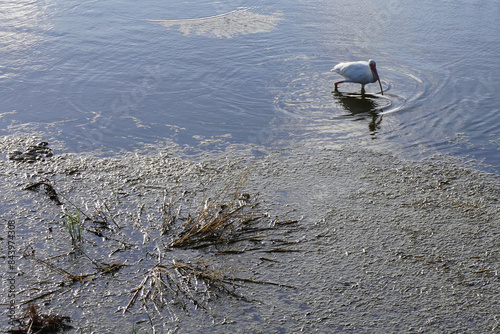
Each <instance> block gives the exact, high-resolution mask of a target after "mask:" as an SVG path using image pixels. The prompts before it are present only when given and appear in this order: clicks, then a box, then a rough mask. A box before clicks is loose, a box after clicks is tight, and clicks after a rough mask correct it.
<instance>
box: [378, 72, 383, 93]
mask: <svg viewBox="0 0 500 334" xmlns="http://www.w3.org/2000/svg"><path fill="white" fill-rule="evenodd" d="M377 80H378V85H379V86H380V92H381V93H382V95H384V90H383V89H382V83H380V78H379V77H378V74H377Z"/></svg>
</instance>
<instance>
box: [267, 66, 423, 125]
mask: <svg viewBox="0 0 500 334" xmlns="http://www.w3.org/2000/svg"><path fill="white" fill-rule="evenodd" d="M379 72H380V76H381V78H382V80H381V82H382V87H383V89H384V94H383V95H382V94H380V92H379V91H378V89H377V88H378V86H377V85H375V84H373V85H367V86H366V93H365V94H361V93H360V89H361V88H360V85H359V84H354V83H345V84H342V85H341V86H339V89H338V92H334V91H332V89H333V83H334V82H335V81H337V80H339V79H340V78H339V76H338V74H336V73H331V72H317V73H311V72H302V73H300V74H298V75H297V76H296V77H294V78H291V79H289V82H288V84H287V85H286V87H285V89H284V91H283V93H281V94H279V95H278V96H276V98H275V104H276V106H277V107H278V109H279V110H280V111H281V112H283V113H284V114H285V115H288V116H298V117H314V118H325V119H335V118H338V119H340V118H342V119H345V117H344V116H346V113H347V114H351V115H360V114H363V113H374V112H375V113H379V114H382V115H383V114H389V113H394V112H403V111H405V110H409V109H411V107H412V106H413V105H414V104H416V103H418V101H419V99H421V98H422V97H423V96H424V95H425V92H426V90H428V86H429V84H428V81H429V80H428V79H426V78H425V77H424V75H423V74H422V73H418V72H417V71H416V70H414V69H405V68H389V67H381V70H379ZM339 116H341V117H339Z"/></svg>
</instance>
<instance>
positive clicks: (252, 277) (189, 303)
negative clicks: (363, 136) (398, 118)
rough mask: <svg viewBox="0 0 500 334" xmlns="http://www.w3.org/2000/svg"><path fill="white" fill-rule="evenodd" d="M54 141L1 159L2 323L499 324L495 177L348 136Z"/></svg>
mask: <svg viewBox="0 0 500 334" xmlns="http://www.w3.org/2000/svg"><path fill="white" fill-rule="evenodd" d="M37 142H39V141H35V140H34V139H30V138H26V139H23V138H13V137H7V138H4V139H3V141H2V145H1V150H2V153H3V154H4V156H5V157H6V158H7V154H8V153H9V152H13V151H14V150H18V151H19V152H21V153H20V154H23V149H24V150H25V151H26V147H28V148H29V147H30V145H32V146H37V144H36V143H37ZM38 146H39V145H38ZM50 146H52V145H49V144H48V143H47V144H46V145H43V147H42V148H43V149H44V150H48V149H49V148H50ZM256 151H259V152H261V154H260V157H259V158H256V157H255V155H254V154H253V153H254V152H256ZM46 152H48V151H46ZM50 152H51V154H50V156H44V157H43V159H42V158H39V159H34V160H33V159H30V161H25V160H8V159H4V160H2V161H0V168H1V170H2V173H1V175H2V178H1V182H2V189H3V192H2V195H3V201H2V204H1V205H2V219H3V222H6V221H13V222H15V232H16V239H15V248H16V249H15V250H16V256H15V262H16V268H15V270H14V271H15V292H16V293H15V298H14V299H13V300H14V303H15V305H16V318H17V319H18V320H19V321H18V322H17V323H16V325H15V326H13V327H8V328H9V329H11V330H12V331H14V330H20V331H22V330H27V328H28V327H29V324H30V323H31V324H34V323H35V322H36V321H38V324H39V325H40V326H41V325H43V324H44V321H45V322H47V321H49V320H48V319H52V320H54V321H56V322H57V321H59V323H60V325H61V326H63V325H64V326H67V327H64V328H65V329H66V330H68V332H75V333H79V332H81V331H83V332H88V333H92V332H95V333H105V332H126V333H128V332H130V333H154V332H156V333H174V332H179V333H182V332H192V333H229V332H232V333H234V332H236V333H248V332H251V333H268V332H283V333H292V332H300V331H304V332H332V331H333V332H336V331H342V330H352V331H354V332H394V331H415V332H418V331H424V332H426V331H476V332H482V331H491V330H498V328H499V318H498V317H499V314H500V305H499V302H498V294H499V293H500V287H499V283H500V281H499V273H498V272H499V269H500V268H499V265H498V263H500V261H499V249H500V243H499V241H498V240H499V238H498V235H499V230H500V227H499V224H498V221H499V219H498V218H499V203H498V200H499V198H500V196H499V194H500V187H499V183H498V177H497V176H495V175H491V174H484V173H480V172H477V171H475V170H474V169H472V168H471V167H466V166H464V165H463V164H462V163H460V162H457V161H453V160H451V158H446V157H436V158H433V159H428V160H426V161H423V162H420V163H415V162H408V161H402V160H398V159H396V158H394V157H391V156H388V155H383V154H380V153H376V152H373V151H370V150H368V149H360V148H355V147H344V148H341V149H338V148H337V149H329V148H323V149H317V148H314V147H306V146H303V147H295V148H288V149H283V150H280V151H268V150H266V149H265V148H262V147H257V146H255V147H248V146H247V147H241V146H230V147H228V148H227V149H226V150H225V151H224V152H200V153H199V154H197V155H191V156H189V155H186V154H185V152H183V151H182V150H181V149H180V148H179V147H178V146H176V145H174V144H171V143H170V144H163V145H161V146H160V145H158V147H148V148H145V149H144V150H143V151H142V152H133V153H125V154H122V155H121V156H119V157H114V158H109V157H108V158H105V157H104V158H103V157H94V156H91V155H77V154H68V153H64V154H63V153H58V152H57V149H54V148H51V150H50ZM52 152H53V155H52ZM20 154H19V153H18V154H16V157H17V156H19V155H20ZM44 154H45V153H44ZM31 160H33V161H31ZM6 229H7V225H6V224H4V226H3V231H6ZM5 235H6V234H5V233H3V234H2V238H4V240H2V242H3V244H2V251H3V252H4V253H5V250H6V245H7V244H6V242H5V241H6V240H5ZM5 254H6V253H5ZM2 288H3V293H2V304H8V303H10V301H11V300H9V299H8V297H7V295H8V294H7V293H4V292H6V291H7V289H8V287H7V286H6V285H4V286H3V287H2ZM402 313H404V314H405V317H401V314H402ZM4 314H5V315H7V313H4ZM5 319H7V320H6V321H5V322H4V323H2V326H4V327H5V326H9V324H7V321H8V317H5ZM52 320H51V321H52ZM2 321H3V320H2ZM69 327H72V328H71V329H70V328H69ZM60 329H63V327H61V328H60Z"/></svg>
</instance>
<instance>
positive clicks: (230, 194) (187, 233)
mask: <svg viewBox="0 0 500 334" xmlns="http://www.w3.org/2000/svg"><path fill="white" fill-rule="evenodd" d="M247 176H248V170H246V171H244V172H243V173H242V174H241V175H240V177H239V179H238V178H235V179H233V180H232V181H231V182H229V184H227V185H226V186H225V187H224V189H222V191H221V192H219V193H218V194H217V195H216V196H215V198H214V199H213V200H205V201H204V204H203V207H202V209H201V210H200V211H199V213H198V214H197V215H196V216H195V217H192V216H189V217H188V218H187V220H186V222H185V223H184V228H183V230H182V232H181V233H179V235H178V236H177V237H176V238H175V239H174V240H173V242H172V243H171V244H170V247H190V248H199V247H205V246H209V245H214V244H218V243H230V242H236V241H241V240H248V239H251V238H255V237H256V236H252V237H244V235H245V233H248V232H250V223H252V222H256V221H258V220H260V219H261V218H263V217H264V215H263V214H259V213H257V212H256V207H257V205H258V203H252V201H251V200H250V195H249V194H248V193H242V192H241V189H242V187H243V184H244V183H245V181H246V179H247ZM172 219H173V218H170V220H172ZM252 232H255V230H252Z"/></svg>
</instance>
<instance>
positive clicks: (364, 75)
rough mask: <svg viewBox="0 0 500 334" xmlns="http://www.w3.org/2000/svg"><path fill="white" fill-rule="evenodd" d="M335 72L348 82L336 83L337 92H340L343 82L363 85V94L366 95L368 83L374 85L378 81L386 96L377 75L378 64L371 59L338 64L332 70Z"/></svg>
mask: <svg viewBox="0 0 500 334" xmlns="http://www.w3.org/2000/svg"><path fill="white" fill-rule="evenodd" d="M332 71H333V72H337V73H338V74H340V75H341V76H343V77H344V78H346V80H343V81H338V82H336V83H335V91H337V90H338V87H337V86H338V85H339V84H341V83H343V82H354V83H359V84H361V94H364V93H365V85H366V84H367V83H372V82H375V81H378V84H379V85H380V91H381V92H382V95H384V91H383V89H382V84H381V83H380V78H379V76H378V73H377V64H375V61H374V60H372V59H370V60H368V61H353V62H347V63H340V64H337V65H336V66H335V67H334V68H332Z"/></svg>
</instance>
